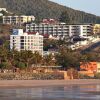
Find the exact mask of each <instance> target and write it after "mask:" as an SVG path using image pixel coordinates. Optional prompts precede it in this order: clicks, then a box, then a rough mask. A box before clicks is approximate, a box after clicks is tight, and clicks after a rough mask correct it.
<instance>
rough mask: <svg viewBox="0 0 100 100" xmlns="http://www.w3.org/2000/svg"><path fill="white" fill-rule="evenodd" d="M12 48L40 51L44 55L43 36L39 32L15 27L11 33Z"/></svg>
mask: <svg viewBox="0 0 100 100" xmlns="http://www.w3.org/2000/svg"><path fill="white" fill-rule="evenodd" d="M10 49H16V50H18V51H21V50H31V51H32V52H33V53H34V52H35V51H38V52H39V53H40V54H41V55H43V36H41V35H39V33H24V32H23V29H13V34H12V35H10Z"/></svg>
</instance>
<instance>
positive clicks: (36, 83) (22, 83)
mask: <svg viewBox="0 0 100 100" xmlns="http://www.w3.org/2000/svg"><path fill="white" fill-rule="evenodd" d="M83 84H91V85H92V84H100V80H96V79H80V80H0V88H5V87H40V86H65V85H83Z"/></svg>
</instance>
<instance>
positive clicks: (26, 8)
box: [0, 0, 100, 23]
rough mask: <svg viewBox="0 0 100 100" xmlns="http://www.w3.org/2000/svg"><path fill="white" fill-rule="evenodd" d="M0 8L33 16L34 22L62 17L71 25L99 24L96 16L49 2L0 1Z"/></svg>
mask: <svg viewBox="0 0 100 100" xmlns="http://www.w3.org/2000/svg"><path fill="white" fill-rule="evenodd" d="M0 7H3V8H4V7H5V8H7V10H8V11H11V12H14V13H16V14H25V15H34V16H35V17H36V18H37V20H36V22H38V21H40V20H41V19H42V18H55V19H57V20H58V19H59V18H61V16H63V17H67V18H68V19H69V20H70V22H71V23H100V17H98V16H95V15H92V14H89V13H85V12H82V11H77V10H74V9H71V8H68V7H65V6H62V5H59V4H57V3H54V2H51V1H49V0H28V2H27V0H0ZM66 12H67V13H66ZM63 14H64V15H63ZM61 21H63V20H61ZM64 22H67V21H64Z"/></svg>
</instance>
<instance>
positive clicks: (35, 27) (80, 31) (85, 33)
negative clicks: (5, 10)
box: [26, 23, 92, 38]
mask: <svg viewBox="0 0 100 100" xmlns="http://www.w3.org/2000/svg"><path fill="white" fill-rule="evenodd" d="M26 32H39V33H40V34H43V35H45V34H48V35H52V36H54V37H72V36H77V35H78V36H82V37H86V38H87V37H90V36H91V35H92V25H91V24H86V25H67V24H65V23H54V24H53V23H40V24H35V23H31V24H26Z"/></svg>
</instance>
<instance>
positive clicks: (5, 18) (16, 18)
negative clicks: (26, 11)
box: [3, 15, 35, 25]
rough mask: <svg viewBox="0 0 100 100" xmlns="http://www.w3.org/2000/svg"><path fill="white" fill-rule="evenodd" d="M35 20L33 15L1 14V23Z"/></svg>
mask: <svg viewBox="0 0 100 100" xmlns="http://www.w3.org/2000/svg"><path fill="white" fill-rule="evenodd" d="M34 20H35V17H34V16H24V15H22V16H3V24H19V25H20V24H23V23H28V22H32V21H34Z"/></svg>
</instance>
